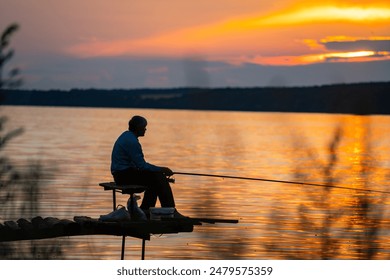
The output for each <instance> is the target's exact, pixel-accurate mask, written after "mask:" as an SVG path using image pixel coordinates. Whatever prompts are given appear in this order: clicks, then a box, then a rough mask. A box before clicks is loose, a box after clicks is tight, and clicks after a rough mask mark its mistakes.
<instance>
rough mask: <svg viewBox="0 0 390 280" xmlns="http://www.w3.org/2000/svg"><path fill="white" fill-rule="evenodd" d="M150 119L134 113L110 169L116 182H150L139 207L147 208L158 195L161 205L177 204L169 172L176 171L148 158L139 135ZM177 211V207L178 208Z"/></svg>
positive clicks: (117, 141) (121, 137)
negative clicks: (146, 158) (170, 183)
mask: <svg viewBox="0 0 390 280" xmlns="http://www.w3.org/2000/svg"><path fill="white" fill-rule="evenodd" d="M146 126H147V121H146V119H145V118H144V117H141V116H134V117H132V118H131V119H130V121H129V129H128V130H127V131H124V132H123V133H122V134H121V135H120V136H119V138H118V139H117V140H116V142H115V144H114V147H113V150H112V155H111V173H112V175H113V177H114V181H115V183H117V184H122V185H123V184H134V185H143V186H147V187H148V189H147V190H146V191H145V194H144V198H143V200H142V204H141V206H140V208H141V209H142V210H143V211H144V212H146V213H147V212H148V211H149V208H150V207H154V206H155V205H156V201H157V198H159V200H160V204H161V207H175V201H174V198H173V193H172V189H171V186H170V185H169V182H168V179H167V176H171V175H172V174H173V172H172V170H171V169H169V168H168V167H161V166H156V165H153V164H150V163H148V162H146V161H145V159H144V154H143V152H142V147H141V144H140V143H139V141H138V137H142V136H144V135H145V131H146ZM175 212H176V214H178V212H177V211H175Z"/></svg>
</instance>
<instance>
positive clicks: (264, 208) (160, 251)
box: [1, 107, 390, 259]
mask: <svg viewBox="0 0 390 280" xmlns="http://www.w3.org/2000/svg"><path fill="white" fill-rule="evenodd" d="M2 113H3V114H6V115H7V116H8V117H9V119H10V120H9V123H8V126H10V127H24V129H25V132H24V134H23V135H22V136H20V137H18V138H15V140H14V141H12V143H10V145H9V146H8V147H7V150H6V152H7V154H8V155H9V157H10V158H14V159H15V160H16V161H17V162H18V165H20V166H22V162H23V161H24V160H27V159H30V160H32V159H35V160H40V161H41V162H42V163H43V164H45V163H46V164H48V165H50V167H51V168H52V170H53V171H52V173H55V174H51V175H52V176H49V177H47V178H45V179H44V181H43V182H42V195H41V197H40V204H39V206H40V208H39V211H38V212H37V213H33V214H32V215H41V216H43V217H46V216H54V217H58V218H68V219H69V218H70V219H72V218H73V216H90V217H95V218H96V217H99V215H101V214H106V213H108V212H110V211H111V208H112V204H111V203H112V202H111V195H110V194H109V193H106V192H104V191H103V190H101V189H100V188H99V187H98V183H99V182H103V181H110V180H112V178H111V175H110V173H109V164H110V153H111V148H112V144H113V142H114V141H115V139H116V137H117V136H118V135H119V134H120V133H121V132H122V131H123V130H125V129H126V128H127V121H128V119H129V118H130V117H131V116H132V115H134V114H140V115H143V116H145V117H146V118H147V119H148V121H149V125H148V130H147V134H146V136H145V137H144V138H141V139H140V141H141V143H142V145H143V148H144V153H145V157H146V159H147V160H148V161H150V162H152V163H155V164H157V165H166V166H169V167H171V168H172V169H173V170H174V171H179V172H195V173H207V174H220V175H230V176H242V177H251V178H264V179H276V180H285V181H294V182H312V183H320V184H327V185H339V186H346V187H352V188H360V189H372V190H379V191H389V189H388V180H389V174H390V172H389V160H388V157H389V154H390V144H389V143H390V141H389V139H388V138H389V135H390V134H389V130H390V118H389V117H387V116H353V115H326V114H294V113H291V114H287V113H284V114H282V113H255V112H206V111H180V110H177V111H175V110H172V111H169V110H141V109H127V110H125V109H93V108H83V109H81V108H50V107H46V108H44V107H4V108H3V109H2ZM26 155H27V157H26ZM175 179H176V183H175V184H174V185H173V191H174V194H175V199H176V204H177V207H178V209H179V211H180V212H182V213H183V214H185V215H189V216H191V217H216V218H227V219H238V220H239V223H238V224H213V225H209V224H204V225H203V226H200V227H195V229H194V232H192V233H181V234H173V235H163V236H152V238H151V241H150V242H147V245H146V246H147V250H146V258H147V259H389V258H390V247H389V244H390V242H389V241H390V231H389V228H390V223H389V210H390V204H389V199H388V196H389V195H388V194H380V193H374V192H359V191H355V190H345V189H333V188H324V187H315V186H307V185H292V184H282V183H272V182H261V181H249V180H237V179H226V178H225V179H223V178H213V177H201V176H185V175H175ZM118 200H119V201H118V203H120V204H125V202H126V200H127V197H125V196H121V197H119V198H118ZM8 207H9V208H7V211H5V212H4V213H6V215H7V217H4V216H2V217H1V219H2V220H3V219H6V220H10V219H18V218H20V217H19V215H20V213H18V211H16V210H15V209H11V208H12V207H11V206H8ZM3 215H5V214H3ZM27 218H28V217H27ZM38 242H40V243H42V244H44V242H45V241H44V240H42V241H38ZM51 242H54V243H55V244H57V245H56V246H59V247H61V250H60V251H61V254H60V255H57V256H54V255H53V256H52V257H53V258H56V257H57V258H63V259H118V258H119V256H120V246H121V244H120V242H121V241H120V238H119V237H111V236H88V237H70V238H57V239H53V240H51ZM19 243H20V244H24V243H23V242H19ZM26 243H27V242H26ZM42 246H43V245H42ZM140 248H141V241H139V240H135V239H130V238H128V241H127V251H126V258H127V259H139V258H140Z"/></svg>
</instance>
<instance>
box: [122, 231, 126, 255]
mask: <svg viewBox="0 0 390 280" xmlns="http://www.w3.org/2000/svg"><path fill="white" fill-rule="evenodd" d="M125 242H126V236H125V235H123V236H122V252H121V260H124V259H125Z"/></svg>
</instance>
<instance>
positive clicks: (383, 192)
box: [173, 172, 390, 194]
mask: <svg viewBox="0 0 390 280" xmlns="http://www.w3.org/2000/svg"><path fill="white" fill-rule="evenodd" d="M173 174H178V175H189V176H203V177H216V178H226V179H239V180H252V181H263V182H272V183H283V184H293V185H306V186H314V187H323V188H333V189H344V190H353V191H361V192H372V193H382V194H390V192H386V191H377V190H371V189H360V188H352V187H343V186H334V185H326V184H316V183H304V182H294V181H284V180H273V179H265V178H251V177H240V176H228V175H217V174H202V173H188V172H173Z"/></svg>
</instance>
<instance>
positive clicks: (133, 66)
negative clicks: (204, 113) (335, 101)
mask: <svg viewBox="0 0 390 280" xmlns="http://www.w3.org/2000/svg"><path fill="white" fill-rule="evenodd" d="M11 23H18V24H19V25H20V30H19V31H18V32H17V33H15V34H14V36H13V37H12V39H11V48H13V49H14V50H15V56H14V58H13V59H12V60H11V62H10V63H8V65H7V66H8V67H9V68H11V67H15V66H16V67H18V68H20V70H21V71H22V76H23V81H24V82H23V88H26V89H43V90H49V89H62V90H69V89H72V88H84V89H85V88H103V89H117V88H171V87H187V86H198V87H257V86H259V87H265V86H311V85H326V84H338V83H358V82H376V81H390V2H389V1H388V0H386V1H382V0H353V1H352V0H347V1H336V0H322V1H312V0H311V1H307V0H304V1H295V0H272V1H261V0H257V1H255V0H243V1H238V0H197V1H183V0H142V1H141V0H110V1H108V0H67V1H59V0H58V1H57V0H0V28H1V29H2V30H4V29H5V28H6V27H7V26H8V25H9V24H11Z"/></svg>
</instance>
